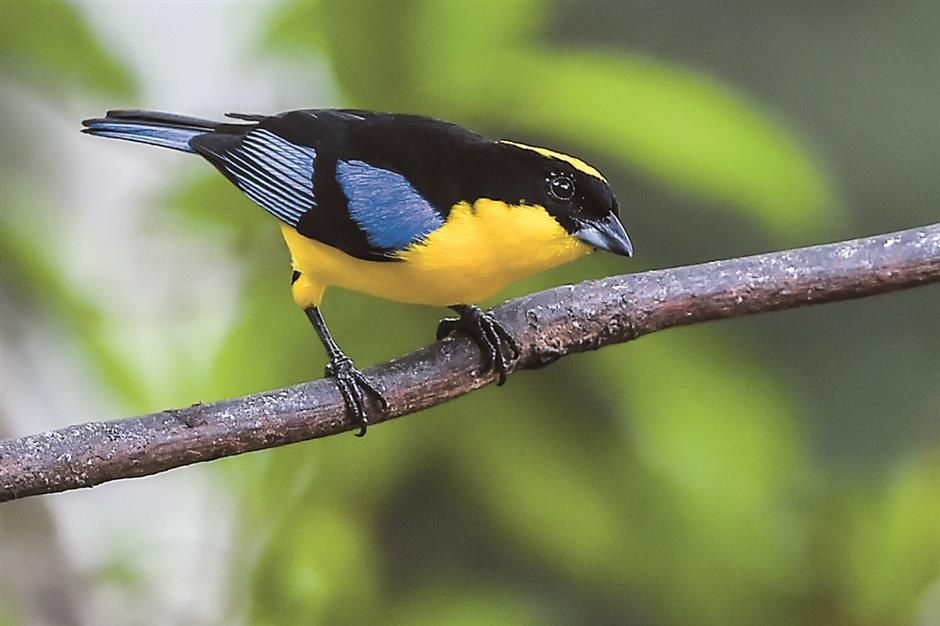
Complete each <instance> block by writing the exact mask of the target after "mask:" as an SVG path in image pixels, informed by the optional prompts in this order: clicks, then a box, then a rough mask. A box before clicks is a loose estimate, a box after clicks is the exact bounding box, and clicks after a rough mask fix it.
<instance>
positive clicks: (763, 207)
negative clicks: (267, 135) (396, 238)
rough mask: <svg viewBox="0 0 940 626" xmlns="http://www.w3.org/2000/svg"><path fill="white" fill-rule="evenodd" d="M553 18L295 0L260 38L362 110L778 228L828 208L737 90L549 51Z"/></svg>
mask: <svg viewBox="0 0 940 626" xmlns="http://www.w3.org/2000/svg"><path fill="white" fill-rule="evenodd" d="M551 14H552V11H551V5H550V4H549V3H547V2H539V1H534V0H530V1H522V2H473V1H469V2H419V1H410V2H390V3H383V4H380V3H375V2H371V1H370V0H354V1H353V2H317V1H312V2H298V3H295V4H294V5H293V6H292V7H291V8H288V9H286V10H284V11H283V12H282V13H281V14H280V15H279V16H278V17H277V18H276V19H275V21H274V23H273V26H272V29H271V31H270V34H269V35H268V38H267V43H268V45H269V46H270V47H271V48H273V49H275V50H281V51H284V52H285V53H288V54H291V55H296V54H298V53H305V52H306V53H314V54H321V55H324V56H325V57H326V58H327V59H328V60H329V62H330V64H331V65H332V67H333V68H334V69H335V72H336V77H337V80H338V82H339V84H340V86H341V87H342V88H343V89H344V91H345V92H346V94H347V96H348V98H349V99H350V101H351V102H353V103H355V105H356V106H358V107H361V108H365V109H377V110H390V111H406V112H422V113H425V114H428V115H434V116H437V117H441V118H443V119H452V120H455V121H458V122H462V123H464V124H469V125H471V126H483V127H486V128H490V129H493V128H495V129H499V130H500V131H502V132H507V133H529V134H531V135H533V136H536V137H540V138H543V139H546V140H551V142H552V144H553V145H554V144H560V145H573V146H576V147H579V148H581V150H582V151H586V152H587V153H588V154H591V155H597V156H598V159H597V160H600V159H601V158H602V157H603V158H604V159H605V161H608V162H618V161H619V162H623V163H629V164H630V165H632V166H633V168H634V169H637V170H639V171H643V172H647V173H649V174H650V175H653V176H656V177H658V178H661V179H662V180H663V181H664V182H665V183H668V184H669V185H671V186H673V187H675V188H678V189H684V190H686V191H687V192H688V193H690V194H695V195H699V196H705V197H708V198H712V199H713V200H715V202H716V206H722V205H724V204H725V203H727V206H729V207H731V208H735V209H737V210H738V211H740V212H742V213H744V214H745V215H746V216H749V217H756V218H758V219H759V220H760V222H761V223H762V224H763V225H764V226H766V227H768V228H771V229H774V230H777V231H780V232H786V231H788V230H792V229H795V228H806V227H808V226H810V225H813V226H816V225H818V224H819V222H820V221H821V220H825V219H828V218H829V217H830V214H829V213H828V211H830V210H831V208H832V200H833V198H832V191H831V190H830V189H829V187H828V184H827V182H826V180H825V179H824V177H823V176H822V175H821V174H820V168H819V166H818V164H816V163H815V162H814V159H812V158H811V157H810V156H809V155H808V154H807V153H806V152H805V150H804V149H802V148H801V147H800V146H799V142H797V141H795V140H794V138H793V134H792V133H791V132H789V131H788V130H787V129H785V128H784V127H783V126H782V125H781V124H780V123H779V122H778V121H776V120H774V119H773V118H772V116H770V115H768V114H767V113H766V112H763V111H760V110H759V109H758V107H757V106H756V105H754V104H752V103H750V102H747V100H746V98H744V97H743V95H742V94H738V93H735V92H734V91H733V90H731V89H729V88H727V87H725V86H723V85H721V84H719V83H718V82H716V81H715V80H714V79H713V78H707V77H705V76H702V75H699V74H697V73H694V72H692V71H689V70H687V69H683V68H678V67H673V66H671V65H669V64H667V63H665V62H663V61H660V60H657V59H652V58H648V57H645V56H642V55H632V56H623V55H615V54H611V53H607V52H603V51H599V50H559V49H558V48H557V46H553V45H552V44H551V41H550V40H548V38H547V34H546V33H545V30H546V26H547V22H548V19H549V18H550V17H551ZM626 207H627V210H628V211H629V205H626Z"/></svg>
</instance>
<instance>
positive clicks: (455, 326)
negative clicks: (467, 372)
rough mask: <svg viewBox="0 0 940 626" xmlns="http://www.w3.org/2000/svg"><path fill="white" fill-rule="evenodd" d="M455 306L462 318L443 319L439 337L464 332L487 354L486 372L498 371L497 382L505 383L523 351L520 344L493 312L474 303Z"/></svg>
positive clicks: (484, 361)
mask: <svg viewBox="0 0 940 626" xmlns="http://www.w3.org/2000/svg"><path fill="white" fill-rule="evenodd" d="M451 308H452V309H453V310H455V311H457V313H459V314H460V317H457V318H451V317H449V318H445V319H442V320H441V322H440V324H438V326H437V338H438V339H443V338H444V337H446V336H447V335H450V334H451V333H454V332H457V331H459V330H462V331H464V332H465V333H467V334H468V335H470V337H471V338H472V339H473V340H474V341H475V342H476V344H477V345H478V346H480V351H481V352H482V353H483V371H484V372H487V371H490V370H493V371H495V372H496V384H497V385H502V384H503V383H505V382H506V375H507V374H509V366H510V365H511V363H512V361H513V360H515V359H517V358H519V354H520V353H521V351H520V349H519V343H518V342H517V341H516V340H515V339H514V338H513V336H512V335H510V334H509V331H507V330H506V329H505V328H503V326H502V325H501V324H500V323H499V322H497V321H496V318H494V317H493V314H492V313H488V312H487V311H483V310H482V309H480V307H476V306H473V305H458V306H453V307H451Z"/></svg>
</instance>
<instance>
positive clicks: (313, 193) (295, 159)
mask: <svg viewBox="0 0 940 626" xmlns="http://www.w3.org/2000/svg"><path fill="white" fill-rule="evenodd" d="M227 117H230V118H234V119H237V120H240V121H239V122H237V123H227V122H212V121H208V120H203V119H198V118H193V117H186V116H182V115H175V114H171V113H160V112H154V111H109V112H108V113H107V115H106V117H103V118H98V119H90V120H85V121H84V122H83V124H84V126H85V128H84V129H83V131H82V132H85V133H88V134H91V135H97V136H100V137H113V138H117V139H126V140H129V141H136V142H140V143H146V144H151V145H156V146H162V147H165V148H172V149H174V150H181V151H183V152H192V153H195V154H198V155H200V156H202V157H203V158H205V159H206V160H207V161H209V162H210V163H212V164H213V165H214V166H215V167H216V168H218V170H219V171H220V172H222V174H224V175H225V177H226V178H228V179H229V180H230V181H232V183H234V184H235V186H237V187H238V188H239V189H240V190H241V191H242V192H244V193H245V195H247V196H248V197H249V198H251V199H252V200H253V201H254V202H255V203H257V204H258V205H260V206H261V207H262V208H263V209H265V210H266V211H268V212H269V213H270V214H271V215H273V216H274V217H276V218H277V219H278V220H280V221H281V232H282V233H283V235H284V240H285V241H286V242H287V247H288V248H289V250H290V254H291V261H292V264H293V268H294V272H293V277H292V287H291V289H292V294H293V297H294V301H295V302H296V303H297V305H298V306H300V307H301V308H302V309H303V310H304V311H305V312H306V314H307V316H308V317H309V319H310V322H311V323H312V324H313V327H314V329H315V330H316V332H317V335H318V336H319V337H320V341H321V342H322V343H323V345H324V347H325V348H326V351H327V354H328V356H329V364H328V365H327V367H326V375H327V376H331V377H333V378H334V379H335V380H336V384H337V386H338V387H339V390H340V392H341V393H342V395H343V399H344V401H345V403H346V407H347V409H348V411H349V412H350V413H351V414H352V417H353V418H354V419H355V420H356V422H357V423H358V424H359V426H360V430H359V433H358V435H360V436H361V435H364V434H365V432H366V426H367V425H368V423H369V422H368V406H367V403H366V395H371V396H373V397H374V398H375V399H376V400H377V401H378V403H379V405H380V406H381V407H382V409H383V410H385V409H387V402H386V401H385V398H384V397H383V395H382V393H381V391H380V390H379V389H378V388H377V387H376V386H375V385H374V384H373V383H372V382H370V381H369V379H368V378H367V377H365V376H364V375H363V374H362V373H361V372H360V371H359V370H357V369H356V368H355V367H354V366H353V363H352V361H351V360H350V359H349V357H347V356H346V355H345V354H344V353H343V352H342V350H340V349H339V347H338V346H337V345H336V342H335V341H333V338H332V337H331V335H330V331H329V330H328V329H327V326H326V322H324V320H323V317H322V315H321V314H320V303H321V300H322V298H323V292H324V290H325V289H326V288H327V287H330V286H338V287H345V288H347V289H353V290H356V291H361V292H365V293H368V294H372V295H374V296H379V297H382V298H386V299H389V300H397V301H400V302H410V303H415V304H428V305H438V306H449V307H450V308H452V309H453V310H455V311H456V312H457V313H458V314H459V318H456V319H446V320H443V321H442V322H441V325H440V326H439V328H438V337H439V338H440V337H443V336H445V335H447V334H449V333H451V332H454V331H458V330H462V331H464V332H466V333H468V334H469V335H470V336H471V337H472V338H473V339H474V340H475V342H476V343H477V344H478V345H479V346H480V349H481V350H482V353H483V358H484V362H485V368H486V369H487V370H490V369H492V370H495V372H496V374H497V377H498V384H503V383H504V382H505V380H506V375H507V373H508V372H509V369H510V365H511V362H512V360H513V359H515V358H517V357H518V355H519V347H518V345H517V344H516V341H515V340H514V339H513V338H512V336H511V335H510V334H509V333H508V332H507V331H506V330H505V329H504V328H503V327H502V326H500V325H499V324H498V323H497V322H496V320H495V319H494V318H493V317H492V315H491V314H489V313H487V312H485V311H482V310H481V309H479V308H478V307H476V306H474V305H473V304H471V303H473V302H479V301H481V300H484V299H486V298H488V297H490V296H492V295H493V294H495V293H496V292H497V291H499V290H500V289H502V288H503V287H505V286H506V285H508V284H509V283H511V282H513V281H516V280H519V279H521V278H524V277H526V276H530V275H532V274H535V273H537V272H540V271H543V270H546V269H549V268H551V267H555V266H557V265H560V264H562V263H566V262H568V261H571V260H574V259H576V258H578V257H580V256H582V255H584V254H586V253H588V252H590V251H591V250H592V249H595V248H597V249H601V250H607V251H609V252H614V253H616V254H622V255H625V256H630V255H632V254H633V247H632V244H631V243H630V239H629V238H628V237H627V233H626V231H625V230H624V228H623V225H622V224H621V223H620V220H619V207H618V205H617V200H616V198H615V197H614V194H613V192H612V191H611V190H610V187H609V186H608V184H607V181H606V179H605V178H604V177H603V176H602V175H601V173H600V172H598V171H597V170H596V169H594V168H593V167H591V166H590V165H588V164H587V163H584V162H583V161H581V160H579V159H576V158H574V157H571V156H568V155H565V154H561V153H558V152H554V151H552V150H548V149H545V148H537V147H532V146H527V145H524V144H521V143H516V142H511V141H489V140H487V139H484V138H483V137H481V136H479V135H477V134H475V133H473V132H470V131H468V130H465V129H463V128H461V127H459V126H456V125H454V124H449V123H446V122H441V121H438V120H435V119H431V118H427V117H421V116H416V115H396V114H389V113H373V112H369V111H357V110H332V109H313V110H303V111H289V112H286V113H282V114H280V115H274V116H265V115H247V114H236V113H229V114H227Z"/></svg>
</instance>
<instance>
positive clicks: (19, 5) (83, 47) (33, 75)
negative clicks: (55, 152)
mask: <svg viewBox="0 0 940 626" xmlns="http://www.w3.org/2000/svg"><path fill="white" fill-rule="evenodd" d="M0 67H2V68H3V70H4V72H8V73H10V74H14V75H17V74H19V75H24V76H28V77H29V78H30V81H31V83H33V84H37V83H38V84H41V85H42V86H43V87H45V88H46V89H48V90H51V91H61V90H62V89H63V87H73V88H74V87H81V88H83V89H86V90H89V91H96V92H98V93H101V94H102V95H107V96H119V97H122V98H126V97H129V96H130V95H131V94H132V93H133V92H134V90H135V85H134V80H133V79H132V77H131V75H130V73H129V72H128V71H127V69H126V68H125V67H124V66H123V65H121V64H120V63H119V62H117V61H116V60H114V58H113V57H112V56H111V54H110V53H109V52H108V51H106V50H105V48H104V47H103V46H102V45H101V44H100V43H99V41H98V39H97V37H96V35H95V33H94V32H93V31H92V30H91V28H90V27H89V26H88V24H87V23H86V21H85V19H84V17H83V16H82V14H81V11H80V9H79V8H78V7H77V6H76V5H74V4H69V3H65V2H59V1H57V0H41V1H36V2H26V1H16V0H12V1H7V2H3V3H2V4H0Z"/></svg>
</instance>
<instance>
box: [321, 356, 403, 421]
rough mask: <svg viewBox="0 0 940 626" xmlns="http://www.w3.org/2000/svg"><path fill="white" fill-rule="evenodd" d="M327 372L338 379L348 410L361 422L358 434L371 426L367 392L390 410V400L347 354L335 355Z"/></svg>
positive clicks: (383, 407)
mask: <svg viewBox="0 0 940 626" xmlns="http://www.w3.org/2000/svg"><path fill="white" fill-rule="evenodd" d="M325 374H326V376H328V377H330V378H334V379H336V387H337V388H338V389H339V392H340V394H342V396H343V401H344V402H345V403H346V410H347V411H348V412H349V414H350V416H351V417H352V418H353V420H354V421H355V422H356V423H357V424H359V432H357V433H356V436H357V437H363V436H365V434H366V429H367V428H368V427H369V415H368V409H367V405H366V399H365V394H366V393H368V394H369V395H371V396H372V397H373V398H374V399H375V400H376V401H377V402H378V403H379V406H380V407H381V408H382V410H383V411H386V410H388V400H386V399H385V396H383V395H382V392H381V391H379V389H378V387H376V386H375V384H374V383H373V382H372V381H371V380H369V379H368V378H367V377H366V375H365V374H363V373H362V372H360V371H359V370H357V369H356V368H355V367H353V363H352V361H351V360H350V359H349V358H348V357H346V356H338V357H334V358H333V359H332V360H331V361H330V362H329V363H328V364H327V366H326V370H325ZM364 392H365V393H364Z"/></svg>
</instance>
